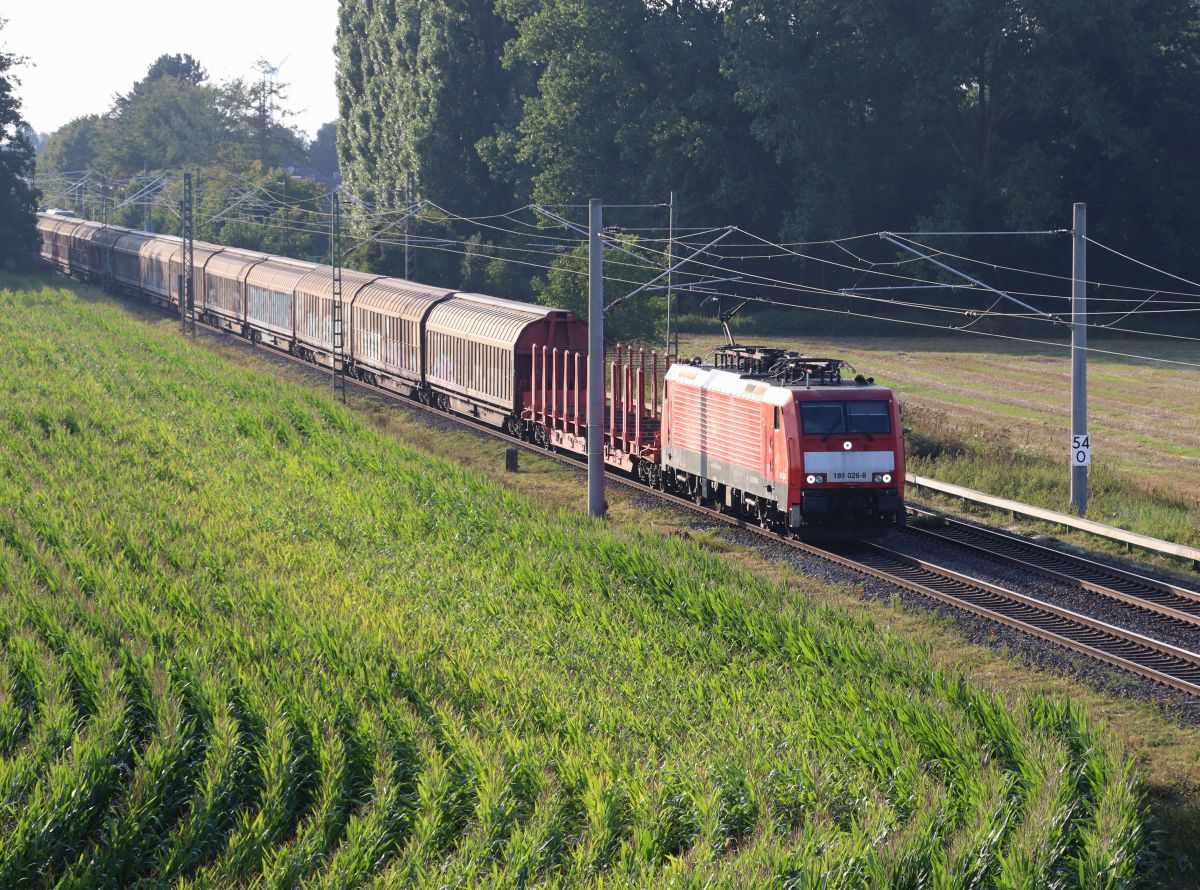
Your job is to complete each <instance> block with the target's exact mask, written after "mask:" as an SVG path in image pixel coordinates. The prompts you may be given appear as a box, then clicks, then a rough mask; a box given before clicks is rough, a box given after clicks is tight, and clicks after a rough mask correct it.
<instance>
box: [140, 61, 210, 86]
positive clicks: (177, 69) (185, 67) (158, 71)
mask: <svg viewBox="0 0 1200 890" xmlns="http://www.w3.org/2000/svg"><path fill="white" fill-rule="evenodd" d="M163 77H174V78H175V79H177V80H184V81H187V82H188V83H190V84H191V85H192V86H199V85H200V84H202V83H204V81H206V80H208V72H207V71H205V70H204V66H203V65H201V64H200V63H199V62H197V61H196V60H195V59H193V58H192V57H191V56H190V55H188V54H187V53H175V54H174V55H168V54H167V53H163V55H161V56H159V57H158V58H157V59H155V60H154V61H153V62H152V63H151V65H150V68H149V70H148V71H147V72H146V77H145V78H144V79H143V82H148V81H152V80H159V79H161V78H163Z"/></svg>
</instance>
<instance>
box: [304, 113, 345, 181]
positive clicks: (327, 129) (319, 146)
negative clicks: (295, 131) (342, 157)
mask: <svg viewBox="0 0 1200 890" xmlns="http://www.w3.org/2000/svg"><path fill="white" fill-rule="evenodd" d="M308 165H309V166H310V167H312V168H313V170H315V171H316V172H317V173H318V174H319V175H320V176H323V177H325V178H326V179H328V180H329V181H330V182H333V181H334V180H336V179H337V177H338V157H337V121H330V122H329V123H327V124H321V128H320V129H319V130H317V135H316V138H315V139H313V141H312V142H311V143H309V146H308Z"/></svg>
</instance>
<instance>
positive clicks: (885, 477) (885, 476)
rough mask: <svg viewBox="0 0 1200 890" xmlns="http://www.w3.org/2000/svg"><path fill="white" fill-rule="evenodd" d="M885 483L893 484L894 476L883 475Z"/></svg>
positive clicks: (889, 474)
mask: <svg viewBox="0 0 1200 890" xmlns="http://www.w3.org/2000/svg"><path fill="white" fill-rule="evenodd" d="M883 481H884V482H885V483H887V482H891V481H892V474H891V473H884V474H883Z"/></svg>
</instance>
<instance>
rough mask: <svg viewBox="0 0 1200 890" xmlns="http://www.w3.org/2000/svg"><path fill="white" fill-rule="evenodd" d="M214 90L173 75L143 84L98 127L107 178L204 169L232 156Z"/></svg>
mask: <svg viewBox="0 0 1200 890" xmlns="http://www.w3.org/2000/svg"><path fill="white" fill-rule="evenodd" d="M217 99H218V97H217V91H216V90H215V89H214V88H212V87H209V86H204V85H199V86H197V85H196V84H193V83H190V82H189V81H186V80H180V79H178V78H175V77H162V78H159V79H157V80H145V81H142V82H141V83H140V84H139V85H138V86H137V88H136V89H135V90H134V91H133V92H131V93H130V95H129V96H126V97H125V98H124V99H122V100H120V101H119V102H118V103H117V104H116V105H115V106H114V108H113V111H112V112H111V113H110V114H108V115H106V116H105V117H104V119H103V120H102V121H101V124H100V139H99V144H98V145H97V146H96V161H97V164H98V166H100V167H101V168H102V169H103V170H104V171H105V172H106V173H108V174H109V175H110V176H131V175H134V174H138V173H141V172H143V171H144V170H147V169H149V170H162V169H172V168H179V167H183V166H185V165H204V164H209V163H212V162H214V161H216V160H218V159H221V158H222V157H225V158H228V157H229V156H230V155H231V154H232V153H234V152H236V150H237V148H238V146H237V144H236V143H234V144H232V145H231V144H230V142H229V141H228V140H227V139H226V138H225V137H226V135H227V127H226V121H225V119H224V117H223V114H222V109H221V108H220V106H219V105H218V101H217Z"/></svg>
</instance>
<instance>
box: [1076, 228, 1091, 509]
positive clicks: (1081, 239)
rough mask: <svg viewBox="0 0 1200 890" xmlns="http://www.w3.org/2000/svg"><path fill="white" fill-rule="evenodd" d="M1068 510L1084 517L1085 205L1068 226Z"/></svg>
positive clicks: (1087, 452)
mask: <svg viewBox="0 0 1200 890" xmlns="http://www.w3.org/2000/svg"><path fill="white" fill-rule="evenodd" d="M1071 233H1072V245H1071V247H1072V249H1071V254H1072V256H1071V260H1072V262H1071V266H1072V268H1071V509H1073V510H1075V511H1077V512H1078V513H1079V515H1080V516H1083V515H1085V514H1086V513H1087V502H1088V464H1090V463H1091V444H1092V443H1091V439H1090V438H1089V436H1088V431H1087V427H1088V423H1087V205H1086V204H1076V205H1075V214H1074V220H1073V221H1072V226H1071Z"/></svg>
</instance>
